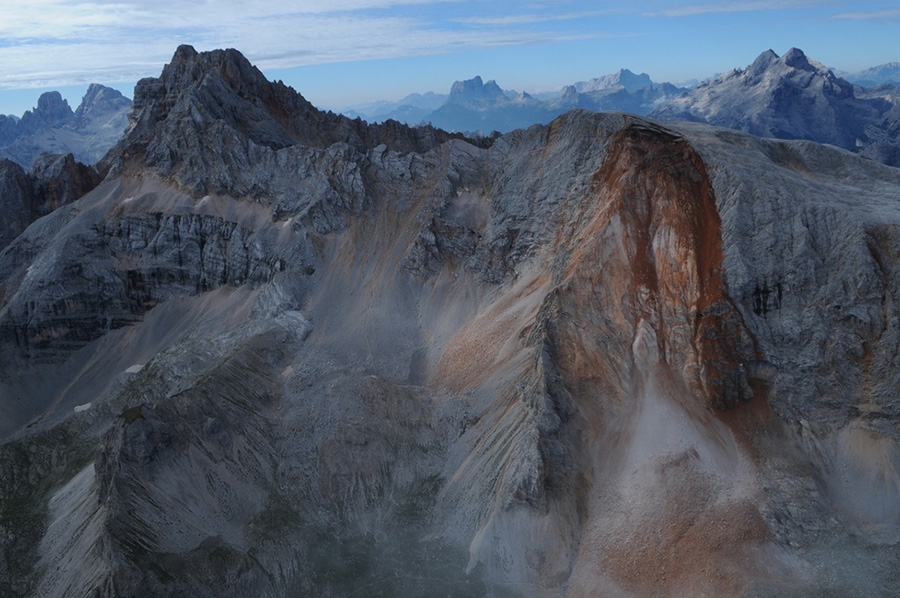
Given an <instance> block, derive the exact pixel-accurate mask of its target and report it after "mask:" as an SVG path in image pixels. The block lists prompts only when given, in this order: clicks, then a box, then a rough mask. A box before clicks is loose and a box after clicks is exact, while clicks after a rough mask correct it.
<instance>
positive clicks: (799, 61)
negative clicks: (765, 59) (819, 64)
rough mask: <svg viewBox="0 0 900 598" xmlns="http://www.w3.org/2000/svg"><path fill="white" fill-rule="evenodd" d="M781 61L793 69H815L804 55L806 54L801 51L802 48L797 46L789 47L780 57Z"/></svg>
mask: <svg viewBox="0 0 900 598" xmlns="http://www.w3.org/2000/svg"><path fill="white" fill-rule="evenodd" d="M781 61H782V62H784V64H786V65H787V66H789V67H793V68H795V69H800V70H803V71H815V70H816V67H814V66H813V65H812V64H810V62H809V59H808V58H807V57H806V54H804V53H803V50H801V49H799V48H791V49H790V50H788V51H787V52H786V53H785V55H784V56H782V57H781Z"/></svg>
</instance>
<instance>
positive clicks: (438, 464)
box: [0, 47, 900, 596]
mask: <svg viewBox="0 0 900 598" xmlns="http://www.w3.org/2000/svg"><path fill="white" fill-rule="evenodd" d="M101 168H102V170H103V171H104V172H106V173H107V177H106V179H105V180H104V182H102V183H101V184H100V185H99V186H98V187H97V188H95V189H94V190H93V191H91V192H89V193H88V194H87V195H85V196H84V197H82V198H81V199H79V200H78V201H75V202H74V203H71V204H67V205H65V206H63V207H62V208H61V209H57V210H55V211H53V212H52V213H51V214H49V215H48V216H46V217H43V218H41V219H39V220H38V221H37V222H35V223H34V224H32V225H31V226H30V227H28V229H27V230H26V231H25V232H24V233H22V234H20V235H18V236H17V237H16V239H15V240H14V241H12V242H11V243H10V244H9V246H8V247H7V248H6V249H4V250H3V251H2V253H0V281H2V283H0V284H2V286H0V354H2V357H3V359H2V360H0V372H2V376H0V416H2V417H0V422H2V423H0V426H2V427H0V434H2V437H3V439H4V444H3V445H2V446H0V488H3V490H2V492H3V493H2V494H0V501H2V502H0V505H2V508H3V510H2V512H0V516H2V519H0V525H2V528H3V534H0V542H2V543H3V548H4V551H3V558H2V561H0V573H2V579H3V583H4V584H5V585H4V586H3V589H4V590H5V591H6V593H8V594H10V595H29V594H36V595H41V596H69V595H91V594H94V595H100V596H132V595H142V594H147V593H149V594H152V595H181V594H184V595H204V596H206V595H208V596H221V595H234V596H243V595H258V596H284V595H321V596H344V595H364V594H366V595H443V594H448V595H525V596H596V595H636V596H645V595H648V596H649V595H728V596H742V595H754V596H759V595H781V594H785V593H792V594H803V593H806V594H809V595H818V594H823V593H833V594H867V595H889V594H891V593H892V592H893V591H894V590H896V589H897V588H898V587H900V579H898V573H897V572H898V571H900V549H898V542H900V533H898V529H900V509H898V507H897V505H898V504H900V490H898V486H897V485H896V484H894V482H893V481H894V480H896V479H897V473H898V463H900V445H898V437H900V428H898V422H900V412H898V409H900V403H898V401H897V398H896V392H895V391H896V388H897V387H898V379H897V376H898V374H897V372H900V367H898V366H900V364H898V363H897V359H898V357H897V355H898V350H897V347H898V339H900V336H898V335H897V331H896V330H895V329H896V327H897V316H896V313H895V308H894V300H893V297H895V296H896V295H897V286H898V280H900V277H898V267H897V263H896V256H897V255H900V253H898V247H900V245H898V243H900V238H897V235H896V229H897V224H898V223H900V210H898V206H897V205H896V198H897V197H898V194H900V172H898V171H897V170H896V169H893V168H890V167H886V166H882V165H879V164H876V163H873V162H871V161H869V160H865V159H863V158H861V157H859V156H855V155H853V154H850V153H849V152H846V151H843V150H839V149H837V148H834V147H827V146H822V145H818V144H815V143H811V142H780V141H775V140H761V139H758V138H755V137H752V136H750V135H747V134H743V133H737V132H734V131H726V130H723V129H715V128H712V127H709V126H707V125H688V124H684V125H679V126H678V128H672V127H663V126H661V125H658V124H656V123H654V122H652V121H649V120H646V119H642V118H639V117H635V116H629V115H625V114H621V113H606V114H597V113H588V112H585V111H573V112H570V113H568V114H566V115H564V116H562V117H560V118H558V119H556V120H554V121H553V122H552V123H550V124H549V125H547V126H544V127H532V128H530V129H528V130H527V131H515V132H512V133H510V134H508V135H504V136H501V137H497V138H494V139H489V140H480V141H478V142H477V143H476V142H472V141H470V140H467V139H464V138H461V137H458V136H451V135H448V134H446V133H443V132H441V131H438V130H434V129H408V128H405V127H402V126H400V125H398V124H396V123H386V124H384V125H381V126H377V127H376V126H369V125H366V124H365V123H362V122H361V121H351V120H348V119H346V118H343V117H339V116H336V115H333V114H326V113H321V112H318V111H317V110H315V109H314V108H313V107H312V106H311V105H309V104H308V103H307V102H306V101H305V100H304V99H303V98H302V97H300V96H298V95H296V94H295V93H294V92H293V91H292V90H290V89H289V88H286V87H284V86H282V85H280V84H271V83H268V82H266V81H265V79H264V78H263V77H262V75H261V74H260V73H259V71H257V70H256V69H255V68H253V67H252V65H250V64H249V63H248V62H247V61H246V60H245V59H244V58H243V57H242V56H241V55H240V54H239V53H237V52H236V51H233V50H227V51H216V52H210V53H197V52H195V51H194V50H193V49H192V48H189V47H181V48H179V49H178V51H177V52H176V54H175V56H174V58H173V61H172V63H170V64H169V65H167V66H166V68H165V69H164V71H163V73H162V76H161V77H160V78H158V79H148V80H144V81H142V82H141V83H140V84H139V85H138V88H137V89H136V93H135V110H134V112H133V120H132V124H131V128H130V130H129V132H128V133H127V134H126V136H125V138H124V139H123V140H122V141H121V142H120V144H119V145H118V146H117V147H116V148H115V149H114V150H113V151H112V152H110V154H108V156H107V158H106V159H105V160H104V162H103V163H102V164H101ZM10 173H11V175H10V176H7V175H4V176H5V177H6V178H3V179H0V180H2V181H4V183H3V184H5V185H7V186H10V188H19V187H17V186H16V185H18V183H17V181H19V180H20V179H21V177H18V178H17V176H16V173H15V172H13V171H10ZM848 488H852V489H853V491H852V492H849V491H848V490H847V489H848Z"/></svg>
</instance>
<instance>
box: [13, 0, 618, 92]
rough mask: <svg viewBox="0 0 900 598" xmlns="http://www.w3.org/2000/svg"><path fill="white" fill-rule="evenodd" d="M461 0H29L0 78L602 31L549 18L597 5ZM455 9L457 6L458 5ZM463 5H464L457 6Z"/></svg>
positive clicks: (59, 79) (16, 81) (130, 76)
mask: <svg viewBox="0 0 900 598" xmlns="http://www.w3.org/2000/svg"><path fill="white" fill-rule="evenodd" d="M484 6H485V5H484V4H482V3H479V2H471V1H468V2H467V1H465V0H332V1H330V2H327V3H326V2H321V1H320V0H300V1H297V2H290V3H286V2H283V0H259V1H256V2H247V1H245V0H217V1H213V0H194V1H191V2H184V1H183V0H158V1H157V2H153V3H148V2H145V1H144V0H91V1H90V2H86V1H79V0H32V1H31V2H29V3H16V4H15V5H14V6H12V7H6V8H5V9H4V14H3V19H2V21H0V87H6V88H11V87H37V86H46V85H71V84H82V83H85V82H88V81H101V82H102V81H123V80H125V81H127V80H136V79H138V78H140V77H144V76H149V75H155V74H158V73H159V70H160V68H161V65H162V64H164V63H165V62H166V61H167V60H168V59H169V58H170V57H171V55H172V52H173V51H174V49H175V47H176V46H177V45H178V44H180V43H191V44H193V45H195V46H196V47H197V48H198V49H201V50H203V49H211V48H216V47H235V48H238V49H240V50H241V51H242V52H243V53H244V54H246V55H247V56H248V58H250V59H251V60H252V61H254V62H255V63H256V64H257V65H259V66H260V67H262V68H285V67H292V66H301V65H306V64H316V63H327V62H339V61H356V60H366V59H377V58H395V57H400V56H409V55H427V54H438V53H444V52H449V51H458V50H464V49H474V48H489V47H498V46H512V45H532V44H540V43H549V42H552V41H560V40H570V39H581V38H585V37H599V36H600V35H601V34H600V33H599V32H597V31H586V30H585V29H584V28H582V29H581V30H579V29H577V28H573V27H561V28H560V29H559V30H556V29H554V27H553V26H552V23H554V22H556V23H559V22H562V21H575V20H577V19H583V18H585V17H587V16H590V15H594V14H597V13H598V11H570V12H566V13H563V14H555V12H554V11H553V10H551V9H552V8H553V7H550V9H548V8H547V7H540V6H537V7H535V6H533V7H532V8H533V10H539V11H541V12H543V13H544V14H533V15H521V16H513V17H499V18H480V19H479V18H475V17H472V18H466V17H465V16H463V17H462V18H455V16H456V15H457V14H458V13H462V14H465V13H466V12H469V13H471V12H472V11H473V10H476V9H478V12H480V9H482V8H483V7H484ZM457 8H459V10H457ZM463 9H466V10H463Z"/></svg>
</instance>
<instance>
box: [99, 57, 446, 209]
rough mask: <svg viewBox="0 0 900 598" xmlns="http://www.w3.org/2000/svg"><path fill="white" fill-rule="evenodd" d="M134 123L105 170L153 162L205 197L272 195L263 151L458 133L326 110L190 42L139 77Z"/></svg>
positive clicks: (402, 142)
mask: <svg viewBox="0 0 900 598" xmlns="http://www.w3.org/2000/svg"><path fill="white" fill-rule="evenodd" d="M130 121H131V125H130V129H129V131H128V132H127V134H126V135H125V136H124V137H123V138H122V140H121V141H120V142H119V144H118V145H117V147H116V148H115V149H114V150H113V151H112V152H111V153H110V155H109V156H108V157H107V159H106V161H105V164H104V165H103V166H104V168H105V169H107V170H109V171H111V172H113V173H114V174H115V173H119V172H122V171H123V169H127V168H129V167H138V166H139V167H147V166H149V167H151V168H155V169H156V170H157V172H158V173H159V174H160V175H162V176H164V177H173V178H174V179H175V180H176V181H178V182H179V183H180V184H181V185H183V186H185V187H186V188H188V189H190V190H191V191H192V192H193V193H195V194H200V195H202V194H206V193H207V192H217V193H225V194H230V195H233V196H241V195H254V196H259V195H261V194H264V193H265V189H264V186H260V185H263V182H262V181H260V180H259V179H260V178H265V175H264V174H263V173H262V172H261V171H254V170H253V165H254V163H255V162H258V161H259V157H258V156H257V155H256V154H258V153H259V152H261V151H263V149H262V148H266V150H269V151H273V152H277V151H279V150H284V149H286V148H292V147H307V148H318V149H325V148H328V147H331V146H333V145H334V144H338V143H343V144H346V145H347V146H348V147H349V148H352V149H353V150H355V151H358V152H363V151H365V150H366V149H367V148H371V147H375V146H377V145H379V144H384V145H385V146H387V147H388V148H390V149H395V150H397V151H425V150H427V149H428V148H430V147H433V146H434V145H436V144H438V143H440V142H443V141H446V140H447V139H450V138H451V137H452V136H451V135H450V134H447V133H445V132H443V131H439V130H436V129H433V128H431V127H422V128H416V129H413V128H410V127H407V126H406V125H401V124H400V123H397V122H395V121H388V122H385V123H383V124H381V125H370V124H367V123H365V122H363V121H361V120H359V119H356V120H351V119H349V118H347V117H345V116H342V115H337V114H333V113H331V112H323V111H320V110H318V109H317V108H316V107H315V106H313V105H312V104H311V103H310V102H308V101H307V100H306V99H305V98H304V97H303V96H302V95H300V94H299V93H297V92H296V91H295V90H294V89H293V88H291V87H289V86H286V85H284V84H283V83H281V82H271V81H268V80H267V79H266V78H265V76H264V75H263V73H262V72H261V71H260V70H259V69H257V68H256V67H255V66H253V65H252V64H251V63H250V61H249V60H247V59H246V58H245V57H244V56H243V55H242V54H241V53H240V52H238V51H237V50H234V49H228V50H213V51H210V52H197V51H196V50H195V49H194V48H193V47H191V46H187V45H183V46H180V47H179V48H178V49H177V50H176V51H175V54H174V56H173V57H172V60H171V62H170V63H169V64H167V65H166V66H165V67H164V68H163V71H162V74H161V75H160V76H159V77H152V78H146V79H142V80H141V81H139V82H138V84H137V85H136V86H135V98H134V107H133V109H132V112H131V115H130ZM198 164H205V165H206V167H205V168H202V169H200V168H197V167H196V166H197V165H198Z"/></svg>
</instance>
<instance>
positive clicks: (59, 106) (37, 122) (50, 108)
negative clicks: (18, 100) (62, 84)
mask: <svg viewBox="0 0 900 598" xmlns="http://www.w3.org/2000/svg"><path fill="white" fill-rule="evenodd" d="M74 116H75V113H74V112H72V108H70V107H69V102H67V101H66V100H65V98H63V97H62V95H61V94H60V93H59V92H58V91H48V92H46V93H43V94H41V97H40V98H38V102H37V107H36V108H35V109H34V110H28V111H27V112H25V114H23V115H22V120H20V121H19V127H20V128H21V129H22V130H23V131H28V132H30V131H36V130H38V129H40V128H43V127H59V126H62V125H64V124H66V123H68V122H69V121H70V120H72V118H73V117H74Z"/></svg>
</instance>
